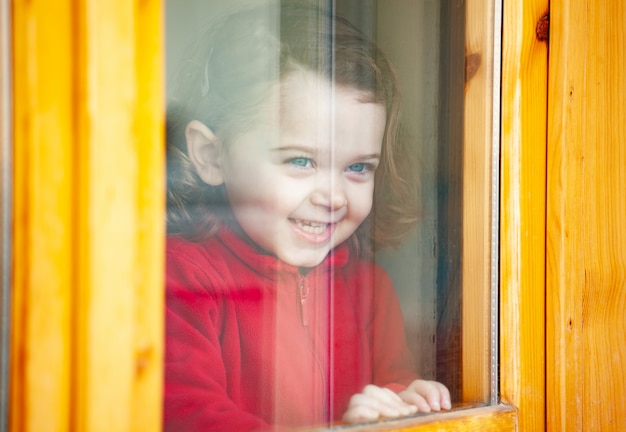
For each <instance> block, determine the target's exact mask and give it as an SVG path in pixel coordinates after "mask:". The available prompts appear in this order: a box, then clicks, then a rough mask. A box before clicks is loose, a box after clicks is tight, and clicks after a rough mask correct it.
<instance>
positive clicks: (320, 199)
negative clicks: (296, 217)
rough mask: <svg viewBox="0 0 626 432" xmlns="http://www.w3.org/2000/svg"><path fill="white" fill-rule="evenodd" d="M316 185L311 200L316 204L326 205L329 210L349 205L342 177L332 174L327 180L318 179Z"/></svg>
mask: <svg viewBox="0 0 626 432" xmlns="http://www.w3.org/2000/svg"><path fill="white" fill-rule="evenodd" d="M315 186H316V187H315V189H314V191H313V193H311V202H312V203H313V204H314V205H316V206H320V207H325V208H327V209H328V210H329V211H336V210H340V209H341V208H343V207H345V206H347V205H348V198H347V196H346V192H345V190H344V186H343V184H342V181H341V179H336V178H332V176H331V177H330V178H328V179H326V180H325V181H324V180H322V179H318V181H317V182H316V185H315Z"/></svg>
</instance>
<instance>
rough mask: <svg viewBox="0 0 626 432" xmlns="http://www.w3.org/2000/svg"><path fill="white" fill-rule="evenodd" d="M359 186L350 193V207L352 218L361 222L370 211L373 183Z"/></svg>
mask: <svg viewBox="0 0 626 432" xmlns="http://www.w3.org/2000/svg"><path fill="white" fill-rule="evenodd" d="M360 186H362V187H358V188H356V190H354V191H352V192H351V194H352V198H351V199H350V207H351V213H352V215H353V217H354V218H355V219H360V221H363V220H364V219H365V218H366V217H367V216H368V215H369V214H370V211H371V210H372V203H373V197H374V183H373V182H372V184H371V185H370V184H367V185H360Z"/></svg>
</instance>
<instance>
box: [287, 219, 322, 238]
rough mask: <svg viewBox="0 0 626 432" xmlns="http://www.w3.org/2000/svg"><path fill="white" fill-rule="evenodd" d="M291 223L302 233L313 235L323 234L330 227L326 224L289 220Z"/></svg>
mask: <svg viewBox="0 0 626 432" xmlns="http://www.w3.org/2000/svg"><path fill="white" fill-rule="evenodd" d="M291 221H292V222H293V223H294V224H295V225H296V226H297V227H298V228H300V229H301V230H302V231H304V232H306V233H309V234H313V235H320V234H323V233H324V232H325V231H326V230H327V229H328V226H329V225H330V224H327V223H321V222H311V221H305V220H302V219H291Z"/></svg>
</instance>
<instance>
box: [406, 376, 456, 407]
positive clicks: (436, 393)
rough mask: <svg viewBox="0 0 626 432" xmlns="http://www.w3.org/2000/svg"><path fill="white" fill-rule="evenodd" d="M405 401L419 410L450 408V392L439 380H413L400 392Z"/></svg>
mask: <svg viewBox="0 0 626 432" xmlns="http://www.w3.org/2000/svg"><path fill="white" fill-rule="evenodd" d="M400 396H401V397H402V400H404V401H405V402H406V403H412V404H414V405H416V406H417V407H418V408H419V410H420V411H423V412H430V411H431V410H432V411H440V410H441V409H450V408H451V407H452V404H451V402H450V392H449V391H448V389H447V388H446V386H444V385H443V384H441V383H440V382H437V381H426V380H415V381H413V382H412V383H411V385H409V387H408V388H407V389H406V390H405V391H403V392H401V393H400Z"/></svg>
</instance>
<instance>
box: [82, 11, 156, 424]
mask: <svg viewBox="0 0 626 432" xmlns="http://www.w3.org/2000/svg"><path fill="white" fill-rule="evenodd" d="M160 8H161V5H160V2H156V1H147V0H146V1H139V2H128V1H126V0H115V1H108V2H100V1H97V0H84V1H81V3H80V7H79V9H78V11H77V12H78V13H77V33H78V35H79V36H78V40H79V41H81V42H80V43H79V49H78V52H79V65H78V69H79V72H78V74H79V76H80V82H81V88H80V90H79V92H78V111H77V119H78V124H77V133H78V136H79V137H80V138H79V141H80V142H81V144H82V146H81V148H80V152H79V156H78V161H77V166H78V172H79V174H78V175H79V177H80V182H79V184H80V185H81V188H80V191H79V197H80V200H79V202H78V203H77V209H76V210H77V213H78V215H79V216H78V218H79V221H78V224H77V226H78V228H79V233H80V234H79V236H78V237H77V248H78V251H79V253H78V256H79V263H80V265H79V267H78V269H77V279H78V281H79V283H78V286H79V287H81V286H87V287H89V290H81V289H78V290H77V292H76V297H77V311H80V314H79V315H78V319H77V322H76V325H75V328H76V329H77V331H76V339H77V349H76V351H75V355H76V362H77V364H78V366H79V367H78V376H77V379H76V386H75V399H74V401H73V402H74V407H75V416H74V417H73V418H74V426H75V428H76V429H77V430H89V431H99V430H102V431H126V430H133V428H134V429H135V430H142V431H143V430H159V429H160V421H161V415H160V412H161V403H162V402H161V374H162V370H161V368H162V361H161V357H162V314H163V308H162V306H163V304H162V298H163V263H162V260H161V257H162V254H163V241H164V225H163V219H164V217H163V216H164V207H163V201H164V171H163V166H164V163H163V139H162V136H161V135H162V129H163V128H162V126H163V121H162V118H163V115H164V110H163V105H164V97H163V83H162V73H163V65H162V61H161V56H162V47H161V44H162V42H161V37H162V31H161V12H160ZM112 383H117V384H115V385H112Z"/></svg>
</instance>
